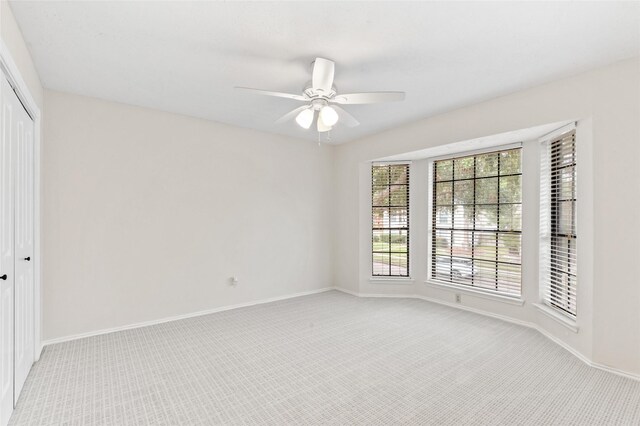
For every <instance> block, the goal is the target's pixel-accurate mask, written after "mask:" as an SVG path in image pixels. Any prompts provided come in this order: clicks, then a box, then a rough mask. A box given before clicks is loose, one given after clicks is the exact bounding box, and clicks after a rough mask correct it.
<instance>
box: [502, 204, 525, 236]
mask: <svg viewBox="0 0 640 426" xmlns="http://www.w3.org/2000/svg"><path fill="white" fill-rule="evenodd" d="M500 230H501V231H521V230H522V204H502V205H500Z"/></svg>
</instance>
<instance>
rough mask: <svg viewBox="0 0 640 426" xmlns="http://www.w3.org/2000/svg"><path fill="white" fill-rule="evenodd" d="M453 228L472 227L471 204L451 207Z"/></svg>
mask: <svg viewBox="0 0 640 426" xmlns="http://www.w3.org/2000/svg"><path fill="white" fill-rule="evenodd" d="M453 228H454V229H473V205H471V204H466V205H461V206H455V207H454V209H453Z"/></svg>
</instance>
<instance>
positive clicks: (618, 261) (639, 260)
mask: <svg viewBox="0 0 640 426" xmlns="http://www.w3.org/2000/svg"><path fill="white" fill-rule="evenodd" d="M574 119H575V120H578V121H579V126H578V144H579V146H580V144H582V145H581V147H579V150H582V152H581V151H579V156H580V157H579V158H580V161H581V166H579V167H581V168H580V169H579V172H578V173H579V178H578V187H579V189H578V191H579V197H580V199H581V201H579V203H580V206H579V208H580V213H579V215H580V216H579V218H578V222H579V226H582V228H580V229H581V230H582V231H581V232H582V234H581V235H583V236H584V238H583V240H585V241H584V242H582V243H581V244H582V245H583V247H584V249H583V250H581V251H580V254H579V262H580V266H579V267H580V268H581V271H580V272H579V274H580V276H581V278H580V279H581V287H580V290H579V300H578V303H579V306H578V323H579V325H580V330H579V331H578V333H573V332H572V331H570V330H568V329H567V328H565V327H564V326H563V325H561V324H559V323H558V322H556V321H555V320H553V319H551V318H549V317H547V316H546V315H544V314H543V313H541V312H539V311H538V310H537V309H535V307H533V306H532V303H536V302H538V288H537V286H538V280H537V273H538V270H537V265H535V264H536V260H537V248H536V247H535V246H536V241H535V240H536V235H535V234H536V232H537V229H538V227H537V220H538V219H537V217H536V215H535V214H532V213H531V212H532V210H528V207H527V206H525V207H524V211H525V213H524V217H523V221H524V226H525V228H526V229H527V231H526V232H525V235H524V236H523V239H524V241H525V242H524V243H523V244H526V245H527V246H528V247H530V250H528V251H527V252H525V253H523V256H524V259H523V262H526V263H527V264H528V265H529V266H528V267H526V268H525V267H523V274H524V277H523V296H524V298H525V304H524V305H523V306H517V305H509V304H504V303H501V302H496V301H493V300H488V299H484V298H479V297H474V296H470V295H464V296H463V304H464V305H466V306H469V307H473V308H478V309H483V310H486V311H490V312H494V313H497V314H500V315H504V316H507V317H511V318H514V319H517V320H522V321H527V322H533V323H537V324H539V325H540V326H541V327H543V328H544V329H545V330H546V331H547V332H548V333H549V334H550V335H552V336H554V337H556V338H557V339H560V340H561V341H562V342H564V343H565V344H567V345H568V346H570V347H571V348H573V349H574V350H576V351H578V352H579V353H581V354H582V355H584V356H585V357H587V358H589V359H591V360H592V361H593V362H595V363H599V364H602V365H605V366H609V367H613V368H616V369H619V370H622V371H626V372H629V373H631V374H636V375H637V374H640V286H639V285H638V276H640V249H639V248H638V241H640V222H638V221H637V212H638V211H639V210H640V198H639V197H637V194H638V193H640V173H639V172H638V167H637V161H638V158H640V60H638V59H631V60H626V61H622V62H618V63H616V64H613V65H611V66H608V67H605V68H601V69H598V70H594V71H591V72H588V73H584V74H580V75H577V76H574V77H571V78H567V79H564V80H560V81H556V82H553V83H550V84H545V85H543V86H539V87H536V88H532V89H529V90H526V91H521V92H517V93H514V94H511V95H507V96H504V97H500V98H497V99H494V100H491V101H488V102H483V103H480V104H476V105H472V106H469V107H466V108H462V109H458V110H455V111H451V112H449V113H446V114H442V115H438V116H434V117H429V118H426V119H424V120H420V121H417V122H414V123H411V124H408V125H405V126H402V127H399V128H397V129H394V130H390V131H387V132H384V133H380V134H377V135H374V136H371V137H366V138H363V139H360V140H358V141H354V142H350V143H347V144H344V145H341V146H339V147H337V148H336V157H335V164H334V173H335V176H334V185H335V191H336V197H337V211H336V214H335V227H334V229H335V233H336V236H335V244H334V250H333V262H334V268H335V271H334V277H335V278H334V279H335V281H334V283H335V285H337V286H339V287H343V288H345V289H348V290H351V291H356V292H360V293H377V294H385V293H386V294H420V295H424V296H427V297H431V298H434V299H440V300H444V301H448V302H452V301H453V297H454V293H453V292H452V291H450V290H445V289H441V288H435V287H432V286H428V285H426V284H425V283H424V280H426V266H425V262H426V261H425V260H424V259H425V258H426V256H425V254H426V253H427V247H426V231H425V230H426V209H425V207H424V206H421V205H418V206H417V207H416V209H415V211H414V212H413V213H412V226H413V228H416V226H418V227H419V225H418V224H419V223H423V224H424V225H425V226H424V228H425V229H418V230H416V232H417V234H415V236H412V239H413V241H414V242H413V245H412V250H415V253H414V256H419V257H418V258H415V257H414V256H412V258H413V264H414V265H418V267H417V268H415V267H414V270H413V281H411V282H408V283H404V284H398V283H390V282H384V281H379V282H372V281H370V266H369V262H370V259H369V255H368V253H369V250H370V249H369V244H370V241H371V240H370V232H371V231H370V220H371V219H370V208H369V207H368V205H367V203H368V199H369V197H370V196H369V194H368V190H367V188H368V187H367V185H368V184H369V183H368V182H369V180H370V178H369V175H368V168H369V162H370V161H371V160H373V159H376V158H380V157H386V156H391V155H397V154H401V153H404V152H411V151H417V150H420V149H424V148H428V147H433V146H438V145H444V144H449V143H453V142H458V141H463V140H468V139H474V138H477V137H483V136H489V135H493V134H499V133H503V132H507V131H513V130H518V129H525V128H529V127H533V126H537V125H542V124H546V123H554V122H559V121H564V120H574ZM524 149H525V153H524V155H525V158H527V160H525V164H524V165H523V167H524V170H525V174H527V175H528V179H527V183H523V184H524V185H526V187H525V190H524V191H525V192H524V193H523V197H525V203H527V200H529V202H528V203H527V204H529V206H530V207H535V206H537V202H536V200H535V194H536V191H537V188H536V182H535V181H536V176H537V164H536V163H535V156H536V155H537V154H536V152H535V151H536V146H535V144H525V148H524ZM418 169H420V167H418ZM425 169H426V168H425V167H423V168H422V172H420V171H419V170H418V173H417V174H416V177H415V178H414V179H413V182H418V180H419V183H418V185H420V184H422V185H423V186H422V188H423V189H422V190H423V191H426V190H427V189H426V188H427V185H426V180H427V173H426V171H425ZM534 175H535V176H534ZM415 186H416V185H414V188H413V189H412V191H420V190H419V189H416V188H415ZM414 194H415V192H414ZM416 197H417V199H418V200H419V199H420V197H421V195H420V194H415V196H414V197H413V198H414V199H415V198H416ZM422 200H423V201H424V202H426V195H424V194H422ZM414 204H415V203H414ZM533 210H534V211H535V208H534V209H533ZM414 216H415V218H414ZM416 221H417V222H416ZM420 221H422V222H420ZM590 227H591V229H589V228H590ZM412 232H413V231H412ZM581 238H582V237H581ZM420 265H422V266H420Z"/></svg>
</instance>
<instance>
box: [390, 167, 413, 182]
mask: <svg viewBox="0 0 640 426" xmlns="http://www.w3.org/2000/svg"><path fill="white" fill-rule="evenodd" d="M408 172H409V169H408V168H407V166H406V165H404V164H403V165H397V166H389V175H390V179H391V180H390V182H389V183H390V184H393V185H406V184H408V183H409V173H408Z"/></svg>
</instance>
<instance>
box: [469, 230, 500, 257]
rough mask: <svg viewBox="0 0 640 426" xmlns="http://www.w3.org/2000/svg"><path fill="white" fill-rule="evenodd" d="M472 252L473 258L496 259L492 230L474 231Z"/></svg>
mask: <svg viewBox="0 0 640 426" xmlns="http://www.w3.org/2000/svg"><path fill="white" fill-rule="evenodd" d="M473 244H474V253H473V256H474V258H475V259H481V260H496V234H495V233H493V232H475V233H474V240H473Z"/></svg>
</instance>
